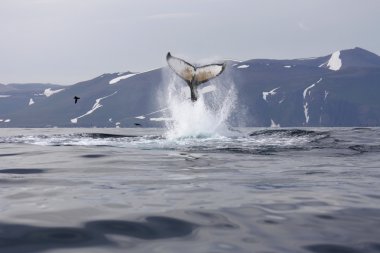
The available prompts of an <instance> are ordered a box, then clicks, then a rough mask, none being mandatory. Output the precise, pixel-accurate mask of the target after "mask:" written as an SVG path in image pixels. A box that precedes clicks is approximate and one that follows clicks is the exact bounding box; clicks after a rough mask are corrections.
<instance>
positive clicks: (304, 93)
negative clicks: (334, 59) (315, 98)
mask: <svg viewBox="0 0 380 253" xmlns="http://www.w3.org/2000/svg"><path fill="white" fill-rule="evenodd" d="M321 81H322V77H321V78H320V79H319V80H318V81H317V82H316V83H313V84H312V85H310V86H309V87H307V88H306V89H305V90H304V91H303V98H304V99H305V98H306V95H308V96H310V94H311V88H313V87H315V85H316V84H318V83H320V82H321Z"/></svg>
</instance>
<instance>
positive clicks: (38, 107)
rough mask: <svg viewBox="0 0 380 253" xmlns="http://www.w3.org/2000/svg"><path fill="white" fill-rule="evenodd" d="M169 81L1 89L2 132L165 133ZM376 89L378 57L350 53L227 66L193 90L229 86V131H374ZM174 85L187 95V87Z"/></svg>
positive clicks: (379, 119) (147, 77)
mask: <svg viewBox="0 0 380 253" xmlns="http://www.w3.org/2000/svg"><path fill="white" fill-rule="evenodd" d="M234 64H237V65H235V66H233V65H234ZM322 64H324V65H323V66H321V65H322ZM253 66H254V67H253ZM319 66H321V67H319ZM240 69H244V71H243V70H240ZM334 70H335V71H334ZM337 70H339V71H337ZM171 75H172V72H170V69H169V68H167V67H164V68H159V69H154V70H150V71H146V72H142V73H139V74H133V73H131V72H124V73H108V74H102V75H100V76H98V77H96V78H93V79H91V80H87V81H83V82H80V83H77V84H74V85H71V86H65V87H62V86H59V85H50V84H8V85H0V94H1V95H0V119H3V120H2V121H0V122H1V124H0V127H51V126H58V127H73V126H75V127H136V126H143V127H160V126H164V125H165V121H167V120H170V119H169V118H168V115H170V113H169V112H168V111H167V110H168V104H167V103H168V101H167V97H166V96H167V92H168V80H170V77H171ZM132 76H133V78H130V77H132ZM180 81H181V80H178V82H180ZM379 83H380V57H379V56H377V55H376V54H373V53H371V52H368V51H366V50H364V49H360V48H354V49H348V50H340V51H337V52H335V53H333V54H330V55H325V56H321V57H315V58H304V59H290V60H273V59H252V60H248V61H244V62H239V63H237V62H236V61H229V62H227V68H226V71H225V72H224V73H223V74H222V75H220V76H219V77H218V78H217V79H215V81H213V82H210V84H209V83H204V84H201V85H200V86H199V94H206V93H207V94H206V95H205V101H206V102H207V98H208V96H209V95H210V93H211V92H217V93H218V94H219V92H218V91H219V89H223V88H226V87H227V86H229V85H234V89H235V91H236V97H237V100H236V104H235V107H234V109H233V110H234V111H233V113H232V114H231V116H230V118H228V122H229V124H230V125H231V126H248V127H250V126H257V127H270V126H272V127H276V126H281V127H294V126H295V127H297V126H380V100H379V98H378V94H380V85H378V84H379ZM110 84H117V85H110ZM274 84H275V85H276V86H274ZM310 84H311V85H310ZM178 85H179V87H182V86H183V89H184V91H186V92H187V93H188V92H189V88H188V87H187V86H186V84H185V83H183V82H181V83H178ZM275 87H276V88H275ZM180 90H181V88H179V89H178V90H177V91H178V92H180ZM57 93H59V94H57ZM187 93H186V94H187ZM53 94H55V95H54V96H52V95H53ZM74 96H78V97H80V100H78V103H77V104H74V101H73V97H74ZM184 97H186V96H184ZM184 99H186V98H184ZM220 102H221V103H223V99H222V100H221V101H220ZM32 104H33V106H29V105H32ZM212 106H215V105H212ZM100 108H101V109H100ZM78 115H79V116H78ZM11 119H12V120H11ZM110 119H111V120H110ZM5 120H6V122H4V121H5Z"/></svg>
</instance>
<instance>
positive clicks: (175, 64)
mask: <svg viewBox="0 0 380 253" xmlns="http://www.w3.org/2000/svg"><path fill="white" fill-rule="evenodd" d="M166 61H167V62H168V65H169V67H170V68H171V69H172V70H173V71H174V73H176V74H177V75H178V76H179V77H181V78H182V79H183V80H185V81H186V83H187V85H189V87H190V92H191V100H192V101H193V102H194V101H197V99H198V92H197V88H198V86H199V85H200V84H202V83H205V82H207V81H209V80H210V79H212V78H215V77H217V76H218V75H220V74H222V72H223V71H224V69H225V68H226V64H225V63H221V64H209V65H204V66H200V67H195V66H193V65H191V64H190V63H188V62H186V61H184V60H182V59H180V58H177V57H174V56H172V55H171V54H170V52H169V53H168V54H167V55H166Z"/></svg>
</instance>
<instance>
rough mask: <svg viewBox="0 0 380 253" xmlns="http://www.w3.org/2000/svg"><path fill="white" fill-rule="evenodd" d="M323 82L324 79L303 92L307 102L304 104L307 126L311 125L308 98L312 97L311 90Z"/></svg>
mask: <svg viewBox="0 0 380 253" xmlns="http://www.w3.org/2000/svg"><path fill="white" fill-rule="evenodd" d="M321 81H322V77H321V78H320V79H319V80H318V81H317V82H315V83H313V84H312V85H310V86H309V87H307V88H306V89H305V90H304V91H303V99H304V100H305V102H304V104H303V112H304V115H305V122H306V124H307V123H309V120H310V115H309V103H308V102H306V96H308V97H310V96H311V89H312V88H313V87H315V86H316V85H317V84H318V83H320V82H321Z"/></svg>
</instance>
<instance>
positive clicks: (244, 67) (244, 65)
mask: <svg viewBox="0 0 380 253" xmlns="http://www.w3.org/2000/svg"><path fill="white" fill-rule="evenodd" d="M237 68H238V69H246V68H249V65H246V64H243V65H240V66H238V67H237Z"/></svg>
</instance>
